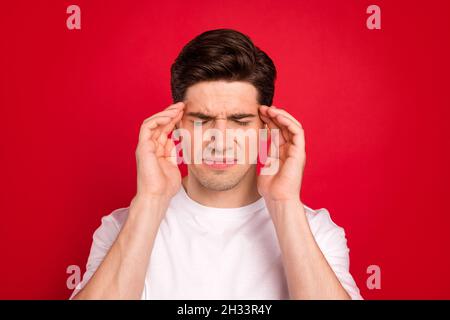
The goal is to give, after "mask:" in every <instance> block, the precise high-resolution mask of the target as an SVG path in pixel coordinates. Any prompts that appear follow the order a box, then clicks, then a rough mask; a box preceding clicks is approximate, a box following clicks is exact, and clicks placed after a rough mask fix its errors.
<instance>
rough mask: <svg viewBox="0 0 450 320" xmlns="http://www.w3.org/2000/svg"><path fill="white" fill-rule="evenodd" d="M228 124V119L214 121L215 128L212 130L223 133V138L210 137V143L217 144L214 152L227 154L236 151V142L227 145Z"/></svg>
mask: <svg viewBox="0 0 450 320" xmlns="http://www.w3.org/2000/svg"><path fill="white" fill-rule="evenodd" d="M227 123H228V121H227V119H226V118H216V119H215V121H214V126H213V127H212V128H213V129H215V130H219V131H220V132H221V138H220V137H218V136H215V135H211V136H210V141H214V142H215V143H214V145H215V148H214V150H215V151H216V152H217V153H222V154H227V152H232V150H234V141H230V145H227V137H226V130H227V129H228V128H227Z"/></svg>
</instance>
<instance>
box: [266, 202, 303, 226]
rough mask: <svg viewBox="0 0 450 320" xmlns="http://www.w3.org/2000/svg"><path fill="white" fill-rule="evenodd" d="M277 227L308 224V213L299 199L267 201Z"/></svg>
mask: <svg viewBox="0 0 450 320" xmlns="http://www.w3.org/2000/svg"><path fill="white" fill-rule="evenodd" d="M266 206H267V209H268V211H269V213H270V216H271V217H272V220H273V222H274V224H275V226H281V225H289V224H291V223H295V224H296V223H304V222H306V221H307V220H306V212H305V209H304V207H303V203H302V202H301V200H300V199H299V198H295V199H283V200H269V201H266Z"/></svg>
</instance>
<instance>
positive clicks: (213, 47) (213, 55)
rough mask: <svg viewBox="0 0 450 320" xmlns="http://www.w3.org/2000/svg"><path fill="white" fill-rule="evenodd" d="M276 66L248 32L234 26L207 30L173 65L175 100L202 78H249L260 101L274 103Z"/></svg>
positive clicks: (189, 44) (181, 97)
mask: <svg viewBox="0 0 450 320" xmlns="http://www.w3.org/2000/svg"><path fill="white" fill-rule="evenodd" d="M275 78H276V68H275V65H274V63H273V61H272V59H270V57H269V56H268V55H267V54H266V53H265V52H263V51H262V50H260V49H259V48H258V47H256V46H255V45H254V44H253V42H252V41H251V40H250V38H249V37H248V36H246V35H245V34H243V33H241V32H239V31H236V30H232V29H216V30H210V31H206V32H204V33H202V34H200V35H198V36H197V37H195V38H194V39H192V40H191V41H189V42H188V43H187V44H186V45H185V46H184V48H183V49H182V50H181V52H180V54H179V55H178V57H177V58H176V59H175V62H174V63H173V64H172V67H171V89H172V98H173V100H174V102H179V101H182V100H183V99H184V96H185V94H186V90H187V89H188V88H189V87H190V86H192V85H194V84H196V83H198V82H201V81H212V80H226V81H246V82H249V83H251V84H252V85H253V86H255V88H256V89H257V91H258V103H260V104H264V105H268V106H270V105H272V100H273V95H274V91H275Z"/></svg>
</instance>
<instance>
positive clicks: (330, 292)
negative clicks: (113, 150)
mask: <svg viewBox="0 0 450 320" xmlns="http://www.w3.org/2000/svg"><path fill="white" fill-rule="evenodd" d="M171 73H172V78H171V86H172V96H173V99H174V102H176V103H175V104H173V105H171V106H169V107H168V108H167V109H165V110H163V111H162V112H159V113H157V114H155V115H153V116H151V117H150V118H148V119H146V120H145V121H144V122H143V124H142V126H141V130H140V134H139V142H138V145H137V148H136V159H137V193H136V195H135V197H134V198H133V199H132V201H131V203H130V206H129V207H127V208H121V209H117V210H115V211H113V212H112V213H111V214H110V215H108V216H106V217H104V218H103V219H102V224H101V226H100V227H99V228H98V229H97V230H96V231H95V233H94V236H93V243H92V247H91V252H90V256H89V258H88V263H87V270H86V273H85V274H84V276H83V280H82V282H81V283H80V285H79V286H78V287H77V288H76V289H75V290H74V292H73V294H72V296H71V298H74V299H351V298H352V299H361V298H362V297H361V295H360V293H359V290H358V287H357V286H356V284H355V282H354V280H353V278H352V276H351V275H350V273H349V249H348V248H347V244H346V238H345V233H344V230H343V229H342V228H340V227H339V226H337V225H336V224H334V223H333V221H332V220H331V218H330V215H329V213H328V211H327V210H325V209H320V210H317V211H315V210H312V209H311V208H309V207H307V206H305V205H304V204H303V203H302V202H301V200H300V187H301V182H302V175H303V168H304V165H305V146H304V135H303V129H302V127H301V125H300V123H299V122H298V121H297V120H296V119H295V118H293V117H292V116H291V115H290V114H289V113H288V112H286V111H285V110H283V109H280V108H277V107H275V106H272V99H273V95H274V82H275V78H276V69H275V66H274V64H273V62H272V60H271V59H270V58H269V57H268V56H267V55H266V54H265V53H264V52H263V51H261V50H260V49H259V48H257V47H256V46H255V45H254V44H253V43H252V41H251V40H250V39H249V38H248V37H247V36H245V35H244V34H242V33H240V32H237V31H234V30H229V29H219V30H212V31H207V32H205V33H203V34H201V35H199V36H197V37H196V38H195V39H193V40H191V41H190V42H189V43H188V44H187V45H186V46H185V47H184V48H183V50H182V51H181V53H180V54H179V56H178V57H177V59H176V60H175V62H174V64H173V65H172V68H171ZM197 125H200V126H201V128H202V129H203V130H205V129H206V130H207V129H214V130H216V131H218V132H219V133H224V134H223V136H225V135H226V134H225V133H226V131H229V130H231V131H233V130H235V131H238V129H240V130H241V131H240V132H241V133H242V132H250V131H258V130H259V129H262V128H264V127H266V128H268V129H269V131H270V132H272V131H273V132H276V130H279V131H278V132H279V133H280V134H279V136H278V137H279V138H278V139H276V138H274V139H273V144H272V145H273V146H275V147H276V148H275V149H273V150H272V149H271V152H270V153H269V157H268V158H267V159H268V160H267V162H265V166H264V168H266V169H267V168H271V166H274V168H276V169H277V170H276V171H274V172H272V173H270V174H264V175H263V174H258V173H257V166H256V164H255V163H254V162H253V161H252V160H254V159H255V156H254V155H252V154H251V153H250V152H249V150H250V147H251V146H250V144H251V141H250V139H248V140H247V139H246V140H244V142H243V141H242V140H240V141H239V140H238V139H232V140H231V143H230V141H224V139H223V138H222V137H220V135H212V136H211V137H208V136H206V138H205V136H202V137H200V138H199V137H198V135H196V134H195V130H196V126H197ZM174 129H175V130H178V129H180V130H184V131H183V132H184V133H185V135H183V136H182V139H183V142H185V141H187V140H189V139H187V140H185V138H190V139H191V140H192V141H191V142H193V143H191V144H188V146H191V148H189V147H188V148H186V149H183V151H184V152H192V154H193V155H199V152H198V150H200V151H202V152H201V153H200V157H201V159H200V160H201V161H200V163H197V162H194V163H192V162H191V163H188V164H187V168H188V175H187V176H186V177H184V178H182V177H181V174H180V172H179V170H178V167H177V164H176V161H175V158H174V152H173V151H174V150H175V149H176V146H175V144H174V142H173V140H172V139H171V138H168V135H169V134H170V133H171V132H172V131H174ZM218 137H219V138H218ZM274 137H276V136H274ZM199 139H201V140H200V141H199ZM196 143H197V145H200V149H199V148H197V149H192V145H195V144H196ZM257 143H258V146H259V143H260V140H259V139H258V141H257ZM242 150H244V153H243V154H244V157H245V159H244V160H245V161H238V160H239V159H237V156H236V154H237V153H238V151H242ZM264 168H263V169H264Z"/></svg>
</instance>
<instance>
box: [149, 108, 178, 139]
mask: <svg viewBox="0 0 450 320" xmlns="http://www.w3.org/2000/svg"><path fill="white" fill-rule="evenodd" d="M182 117H183V111H179V113H178V115H177V116H176V117H174V118H172V119H171V120H170V122H169V123H167V124H165V125H162V126H161V127H158V128H157V129H155V130H154V133H153V135H152V137H151V138H152V139H155V140H157V141H158V142H159V143H161V144H162V145H164V144H165V143H166V141H167V135H168V134H169V133H170V132H172V131H173V129H174V128H175V125H176V123H177V122H178V121H180V119H181V118H182Z"/></svg>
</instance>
